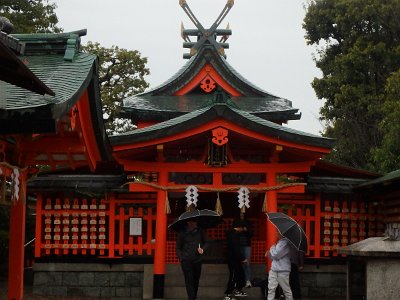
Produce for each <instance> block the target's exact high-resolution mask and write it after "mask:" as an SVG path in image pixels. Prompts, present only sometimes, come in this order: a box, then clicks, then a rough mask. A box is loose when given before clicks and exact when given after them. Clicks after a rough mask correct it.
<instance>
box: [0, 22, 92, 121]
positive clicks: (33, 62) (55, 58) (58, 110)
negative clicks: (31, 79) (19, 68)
mask: <svg viewBox="0 0 400 300" xmlns="http://www.w3.org/2000/svg"><path fill="white" fill-rule="evenodd" d="M84 34H86V30H81V31H77V32H71V33H61V34H16V35H13V37H14V38H16V39H17V40H18V41H19V42H21V43H24V44H25V53H24V55H21V56H19V60H20V61H21V62H23V64H24V65H25V66H26V67H27V68H28V69H29V70H30V71H31V72H32V73H33V74H34V75H35V76H36V77H37V78H38V79H40V80H41V81H42V82H43V83H44V84H45V85H46V86H48V87H49V88H50V89H51V90H52V91H53V92H54V96H50V95H38V94H36V93H33V92H31V91H28V90H25V89H23V88H21V87H18V86H15V85H13V84H9V83H3V86H2V89H3V91H2V98H3V99H2V101H1V106H0V119H1V120H7V121H8V120H14V119H16V118H18V117H21V116H25V117H26V116H29V118H31V119H33V120H35V119H36V120H39V121H40V120H49V119H51V120H55V119H58V118H60V117H61V116H62V115H64V114H65V113H66V112H67V111H69V110H70V109H71V108H72V106H73V105H74V104H75V103H76V102H77V101H78V99H79V98H80V96H81V95H82V93H83V91H84V90H86V89H87V88H88V86H89V83H90V81H91V80H92V77H93V75H94V74H95V71H96V68H97V58H96V56H95V55H93V54H88V53H80V52H79V46H80V36H82V35H84Z"/></svg>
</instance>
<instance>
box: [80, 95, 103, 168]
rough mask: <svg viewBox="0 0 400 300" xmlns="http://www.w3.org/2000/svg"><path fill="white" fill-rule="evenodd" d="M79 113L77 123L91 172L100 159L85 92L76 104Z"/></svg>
mask: <svg viewBox="0 0 400 300" xmlns="http://www.w3.org/2000/svg"><path fill="white" fill-rule="evenodd" d="M77 107H78V111H79V123H80V125H81V128H82V135H83V139H84V142H85V147H86V148H87V154H88V156H89V166H90V168H91V170H92V171H94V169H95V168H96V164H97V162H98V161H99V160H100V159H101V155H100V152H99V148H98V145H97V140H96V136H95V133H94V131H93V122H92V114H91V111H90V104H89V96H88V92H87V91H85V92H84V93H83V95H82V97H81V99H80V100H79V102H78V103H77Z"/></svg>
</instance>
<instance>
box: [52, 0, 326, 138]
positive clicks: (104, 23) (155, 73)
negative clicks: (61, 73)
mask: <svg viewBox="0 0 400 300" xmlns="http://www.w3.org/2000/svg"><path fill="white" fill-rule="evenodd" d="M54 2H55V3H56V4H57V6H58V8H57V9H56V13H57V16H58V18H59V26H60V27H62V28H64V32H69V31H74V30H78V29H83V28H86V29H87V30H88V33H87V36H85V37H83V39H82V41H83V44H86V43H87V42H88V41H93V42H99V43H100V44H101V45H102V46H105V47H110V46H112V45H116V46H119V47H120V48H125V49H129V50H138V51H140V53H141V54H142V56H144V57H147V58H148V68H149V69H150V72H151V74H150V76H149V77H148V78H147V81H148V82H149V83H150V86H151V87H155V86H157V85H159V84H160V83H162V82H164V81H166V80H167V79H168V78H170V77H171V76H172V75H174V74H175V73H176V72H177V71H178V69H179V68H180V67H181V66H182V65H183V64H184V63H185V62H186V61H185V60H184V59H183V58H182V55H183V53H185V52H187V51H188V49H183V48H182V42H183V41H182V39H181V37H180V27H181V21H182V22H183V24H184V26H185V28H187V29H194V28H195V26H194V25H193V24H192V22H191V21H190V19H189V18H188V17H187V16H186V14H185V13H184V11H183V10H182V8H181V7H180V6H179V0H112V1H111V0H55V1H54ZM187 3H188V5H189V6H190V8H191V9H192V11H193V12H194V14H195V15H196V17H197V19H198V20H199V21H200V23H202V25H203V26H204V27H207V28H208V27H210V26H211V24H212V23H213V22H214V21H215V19H216V18H217V17H218V15H219V14H220V12H221V11H222V8H223V7H224V5H225V3H226V0H187ZM304 3H305V0H235V5H234V6H233V8H232V9H231V11H230V12H229V14H228V15H227V17H226V18H225V19H224V21H223V22H222V24H221V26H220V28H225V27H226V25H227V24H228V23H229V25H230V28H231V29H232V36H231V37H230V38H229V40H228V42H229V45H230V49H227V50H226V54H227V59H228V62H229V64H230V65H231V66H233V67H234V68H235V69H236V71H238V72H239V73H240V74H242V75H243V76H244V77H245V78H247V79H248V80H249V81H251V82H252V83H254V84H255V85H257V86H258V87H260V88H262V89H263V90H265V91H267V92H269V93H272V94H274V95H276V96H279V97H282V98H286V99H288V100H291V101H292V103H293V107H295V108H298V109H299V111H300V112H301V113H302V117H301V120H299V121H290V122H289V124H288V125H287V126H288V127H291V128H295V129H298V130H301V131H305V132H308V133H314V134H319V132H320V131H322V129H323V128H322V125H321V124H320V122H319V120H318V116H319V108H320V107H321V106H322V104H323V102H322V100H318V99H317V98H316V96H315V93H314V90H313V89H312V87H311V82H312V80H313V78H314V77H320V72H319V70H318V69H317V68H316V67H315V63H314V61H313V60H312V54H313V52H315V49H314V48H313V47H311V46H307V45H306V41H305V39H304V35H305V32H304V30H303V29H302V22H303V18H304V15H305V9H304Z"/></svg>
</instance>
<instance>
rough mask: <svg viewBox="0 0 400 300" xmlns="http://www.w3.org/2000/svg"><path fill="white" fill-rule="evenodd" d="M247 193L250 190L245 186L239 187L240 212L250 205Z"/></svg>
mask: <svg viewBox="0 0 400 300" xmlns="http://www.w3.org/2000/svg"><path fill="white" fill-rule="evenodd" d="M249 194H250V191H249V189H248V188H247V187H241V188H240V189H239V191H238V202H239V205H238V206H239V208H240V210H241V211H242V212H244V211H246V208H249V207H250V199H249Z"/></svg>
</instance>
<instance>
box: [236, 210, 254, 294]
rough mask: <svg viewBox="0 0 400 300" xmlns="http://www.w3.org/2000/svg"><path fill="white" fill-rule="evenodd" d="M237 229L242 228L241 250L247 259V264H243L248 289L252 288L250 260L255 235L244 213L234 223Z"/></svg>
mask: <svg viewBox="0 0 400 300" xmlns="http://www.w3.org/2000/svg"><path fill="white" fill-rule="evenodd" d="M234 226H235V227H241V228H242V230H241V231H240V250H241V251H242V254H243V255H244V257H245V258H246V263H245V264H243V268H244V277H245V280H246V287H251V281H250V280H251V268H250V258H251V236H252V235H253V232H252V229H251V223H250V221H249V220H248V219H246V217H245V215H244V212H240V217H239V219H236V220H235V221H234Z"/></svg>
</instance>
